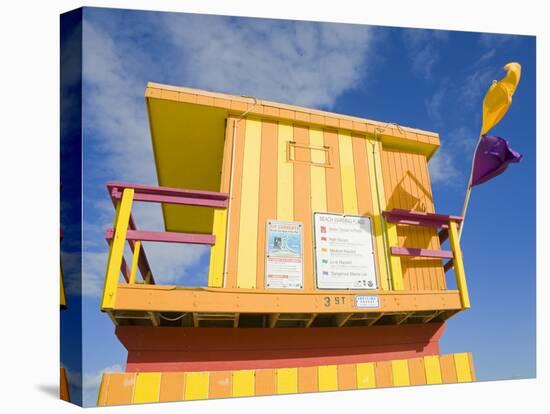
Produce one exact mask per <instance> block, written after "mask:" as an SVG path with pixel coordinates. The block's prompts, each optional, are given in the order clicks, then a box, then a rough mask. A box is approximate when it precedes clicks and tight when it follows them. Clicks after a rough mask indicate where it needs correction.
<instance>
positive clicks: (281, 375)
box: [277, 368, 298, 394]
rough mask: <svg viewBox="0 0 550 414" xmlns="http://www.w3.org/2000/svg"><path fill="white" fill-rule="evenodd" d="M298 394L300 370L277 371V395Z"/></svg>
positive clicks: (284, 369) (286, 369) (285, 369)
mask: <svg viewBox="0 0 550 414" xmlns="http://www.w3.org/2000/svg"><path fill="white" fill-rule="evenodd" d="M297 392H298V368H278V369H277V394H295V393H297Z"/></svg>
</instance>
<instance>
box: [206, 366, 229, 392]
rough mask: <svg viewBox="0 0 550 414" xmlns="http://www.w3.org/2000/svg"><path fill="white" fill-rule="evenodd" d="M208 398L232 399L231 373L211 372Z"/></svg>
mask: <svg viewBox="0 0 550 414" xmlns="http://www.w3.org/2000/svg"><path fill="white" fill-rule="evenodd" d="M209 381H210V382H209V384H208V385H209V389H208V398H227V397H231V389H232V388H231V371H212V372H210V379H209Z"/></svg>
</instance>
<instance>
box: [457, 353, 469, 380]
mask: <svg viewBox="0 0 550 414" xmlns="http://www.w3.org/2000/svg"><path fill="white" fill-rule="evenodd" d="M454 359H455V368H456V380H457V382H471V381H472V373H471V372H470V360H469V357H468V353H467V352H463V353H461V354H455V355H454Z"/></svg>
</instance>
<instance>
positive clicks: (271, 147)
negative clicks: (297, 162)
mask: <svg viewBox="0 0 550 414" xmlns="http://www.w3.org/2000/svg"><path fill="white" fill-rule="evenodd" d="M260 151H261V152H260V171H259V174H260V194H259V199H260V200H259V208H258V253H257V255H258V260H257V261H256V268H257V271H256V288H257V289H263V288H264V285H265V237H266V223H267V221H268V220H270V219H276V218H277V123H276V122H272V121H266V120H263V121H262V146H261V149H260Z"/></svg>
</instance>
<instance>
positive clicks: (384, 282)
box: [365, 139, 390, 290]
mask: <svg viewBox="0 0 550 414" xmlns="http://www.w3.org/2000/svg"><path fill="white" fill-rule="evenodd" d="M365 144H366V146H365V151H366V156H367V167H368V174H369V184H370V189H371V199H372V208H373V217H372V221H373V232H374V239H375V242H376V249H375V250H376V259H377V260H376V262H377V265H378V271H379V275H378V277H379V280H380V287H381V289H382V290H389V288H390V286H389V279H390V274H389V271H390V269H388V261H387V260H386V254H388V253H387V247H386V245H385V244H384V235H383V227H382V220H383V217H382V211H381V210H380V207H382V209H384V208H385V206H386V198H385V195H384V180H383V178H382V171H381V169H380V167H379V157H380V154H377V157H376V158H377V162H375V158H374V151H375V150H376V148H377V143H376V142H373V141H371V140H370V139H367V141H366V143H365Z"/></svg>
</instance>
